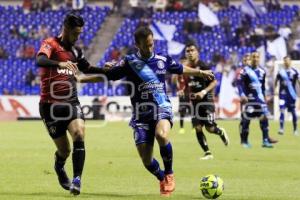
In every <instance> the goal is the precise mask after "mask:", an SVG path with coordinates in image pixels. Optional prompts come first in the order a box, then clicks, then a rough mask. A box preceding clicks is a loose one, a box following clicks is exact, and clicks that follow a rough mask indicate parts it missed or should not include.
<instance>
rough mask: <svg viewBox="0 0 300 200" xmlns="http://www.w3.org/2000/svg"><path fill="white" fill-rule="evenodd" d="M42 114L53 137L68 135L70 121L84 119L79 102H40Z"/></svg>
mask: <svg viewBox="0 0 300 200" xmlns="http://www.w3.org/2000/svg"><path fill="white" fill-rule="evenodd" d="M39 107H40V115H41V117H42V120H43V121H44V124H45V126H46V128H47V130H48V132H49V135H50V137H51V138H52V139H56V138H59V137H62V136H64V135H66V133H67V128H68V125H69V123H70V122H71V121H72V120H74V119H78V118H79V119H83V120H84V115H83V112H82V109H81V106H80V104H79V103H75V104H71V103H40V105H39Z"/></svg>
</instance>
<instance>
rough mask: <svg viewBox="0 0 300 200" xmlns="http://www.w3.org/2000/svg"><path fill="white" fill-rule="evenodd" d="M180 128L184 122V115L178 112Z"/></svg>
mask: <svg viewBox="0 0 300 200" xmlns="http://www.w3.org/2000/svg"><path fill="white" fill-rule="evenodd" d="M179 121H180V128H183V123H184V115H182V114H180V120H179Z"/></svg>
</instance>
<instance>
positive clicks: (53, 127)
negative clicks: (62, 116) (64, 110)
mask: <svg viewBox="0 0 300 200" xmlns="http://www.w3.org/2000/svg"><path fill="white" fill-rule="evenodd" d="M49 132H50V133H51V135H54V134H55V133H56V127H55V126H50V127H49Z"/></svg>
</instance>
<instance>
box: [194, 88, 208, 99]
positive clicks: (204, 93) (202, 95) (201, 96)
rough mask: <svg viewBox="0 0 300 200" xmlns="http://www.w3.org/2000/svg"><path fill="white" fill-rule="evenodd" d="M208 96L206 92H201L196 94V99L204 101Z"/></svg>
mask: <svg viewBox="0 0 300 200" xmlns="http://www.w3.org/2000/svg"><path fill="white" fill-rule="evenodd" d="M206 94H207V91H206V90H201V91H200V92H197V93H195V94H194V98H195V99H203V98H204V96H205V95H206Z"/></svg>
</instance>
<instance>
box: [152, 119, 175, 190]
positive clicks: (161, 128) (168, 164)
mask: <svg viewBox="0 0 300 200" xmlns="http://www.w3.org/2000/svg"><path fill="white" fill-rule="evenodd" d="M170 130H171V124H170V121H169V120H166V119H163V120H159V121H158V123H157V125H156V128H155V138H156V140H157V142H158V144H159V148H160V155H161V157H162V159H163V162H164V166H165V179H164V183H163V186H162V187H163V188H164V189H163V190H164V192H163V193H162V192H161V195H163V196H169V195H171V193H172V192H173V191H174V190H175V179H174V174H173V169H172V164H173V149H172V145H171V143H170V141H169V138H168V135H169V133H170ZM162 187H161V188H162Z"/></svg>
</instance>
